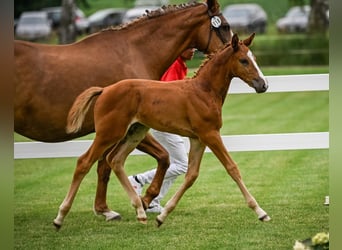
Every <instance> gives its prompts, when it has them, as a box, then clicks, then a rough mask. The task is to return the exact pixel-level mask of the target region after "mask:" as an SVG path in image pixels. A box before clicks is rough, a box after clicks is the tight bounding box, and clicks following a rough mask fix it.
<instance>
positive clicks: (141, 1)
mask: <svg viewBox="0 0 342 250" xmlns="http://www.w3.org/2000/svg"><path fill="white" fill-rule="evenodd" d="M167 4H169V1H168V0H136V1H135V4H134V6H135V7H139V6H163V5H167Z"/></svg>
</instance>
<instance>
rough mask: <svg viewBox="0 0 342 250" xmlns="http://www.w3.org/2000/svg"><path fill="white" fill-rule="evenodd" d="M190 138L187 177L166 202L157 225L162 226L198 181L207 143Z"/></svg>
mask: <svg viewBox="0 0 342 250" xmlns="http://www.w3.org/2000/svg"><path fill="white" fill-rule="evenodd" d="M189 139H190V152H189V166H188V171H187V172H186V174H185V179H184V182H183V184H182V185H181V186H180V188H179V189H178V190H177V192H176V193H175V194H174V195H173V196H172V198H171V199H170V200H169V201H168V202H167V203H166V205H165V207H164V209H163V211H162V213H161V214H159V215H158V216H157V218H156V220H157V226H158V227H159V226H161V224H163V223H164V221H165V219H166V217H167V216H168V215H169V214H170V213H171V212H172V211H173V210H174V209H175V207H176V206H177V204H178V202H179V200H180V199H181V198H182V196H183V194H184V193H185V192H186V190H187V189H189V188H190V187H191V186H192V185H193V184H194V182H195V181H196V179H197V177H198V174H199V168H200V164H201V160H202V157H203V153H204V150H205V145H204V144H202V143H201V142H200V141H199V140H198V139H194V138H189Z"/></svg>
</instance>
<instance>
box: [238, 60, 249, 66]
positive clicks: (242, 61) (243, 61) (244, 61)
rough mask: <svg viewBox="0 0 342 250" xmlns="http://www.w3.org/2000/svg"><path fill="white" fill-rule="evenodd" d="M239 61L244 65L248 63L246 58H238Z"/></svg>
mask: <svg viewBox="0 0 342 250" xmlns="http://www.w3.org/2000/svg"><path fill="white" fill-rule="evenodd" d="M240 63H241V64H242V65H244V66H247V65H248V60H247V59H240Z"/></svg>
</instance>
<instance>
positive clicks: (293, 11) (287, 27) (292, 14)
mask: <svg viewBox="0 0 342 250" xmlns="http://www.w3.org/2000/svg"><path fill="white" fill-rule="evenodd" d="M309 14H310V6H309V5H305V6H295V7H292V8H290V9H289V10H288V12H287V13H286V15H285V17H282V18H280V19H278V21H277V23H276V26H277V30H278V32H280V33H293V32H305V31H306V30H307V27H308V21H309Z"/></svg>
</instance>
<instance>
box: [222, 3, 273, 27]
mask: <svg viewBox="0 0 342 250" xmlns="http://www.w3.org/2000/svg"><path fill="white" fill-rule="evenodd" d="M222 13H223V15H224V17H225V18H226V19H227V21H228V23H229V24H230V26H231V28H232V30H233V32H242V33H251V32H257V33H265V32H266V28H267V14H266V12H265V10H264V9H263V8H262V7H261V6H260V5H258V4H254V3H250V4H231V5H228V6H226V7H225V8H224V9H223V12H222Z"/></svg>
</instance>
